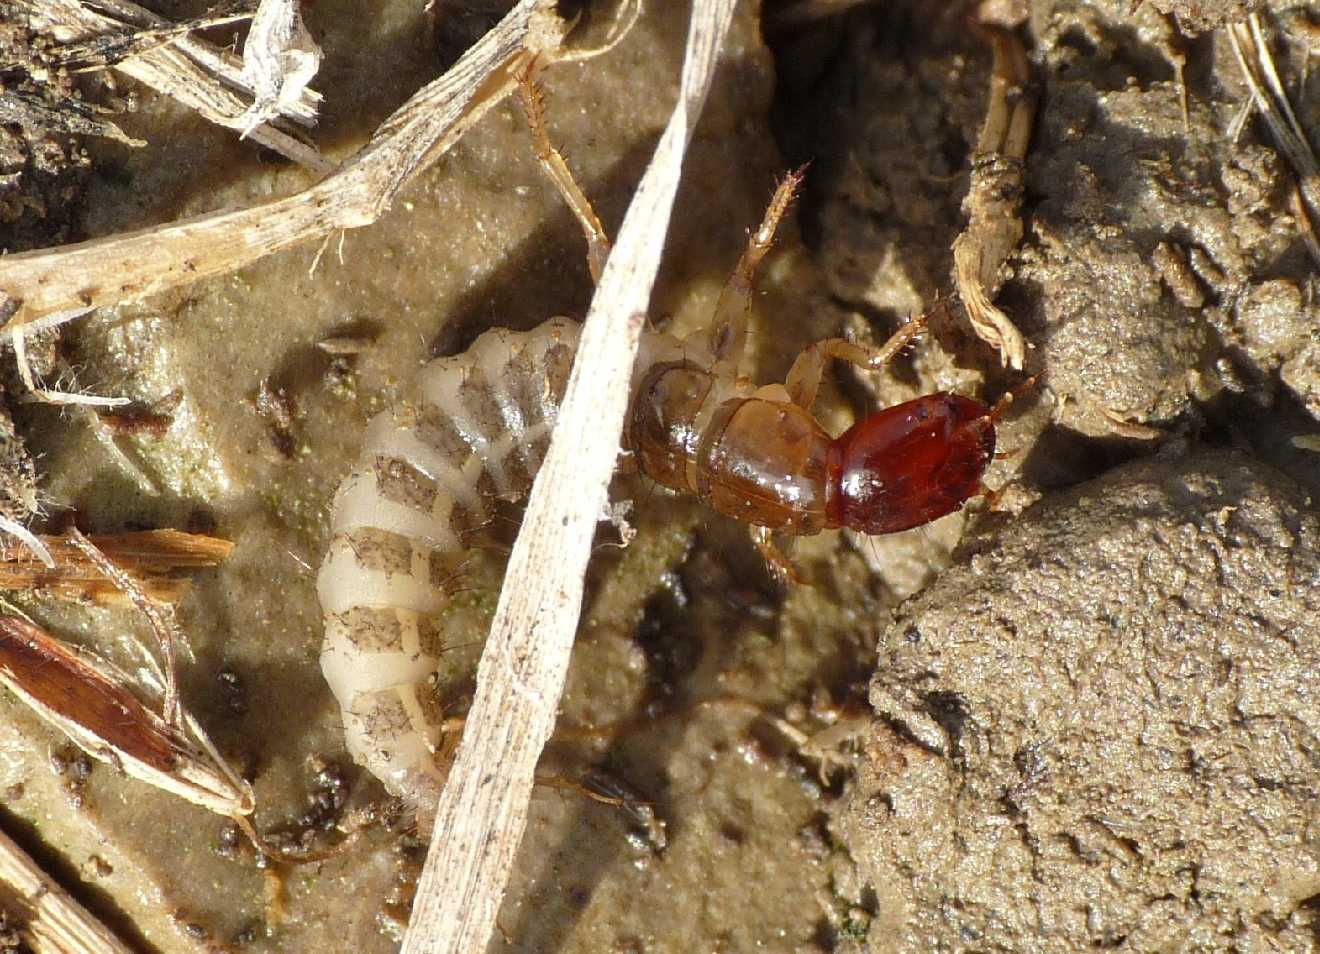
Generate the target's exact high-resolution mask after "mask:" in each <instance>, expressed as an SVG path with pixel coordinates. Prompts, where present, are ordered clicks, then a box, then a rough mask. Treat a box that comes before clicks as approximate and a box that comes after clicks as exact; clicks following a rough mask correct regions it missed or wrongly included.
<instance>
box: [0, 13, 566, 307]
mask: <svg viewBox="0 0 1320 954" xmlns="http://www.w3.org/2000/svg"><path fill="white" fill-rule="evenodd" d="M57 2H59V3H67V2H72V0H57ZM553 8H554V4H553V2H551V0H521V2H520V3H519V4H518V5H517V6H516V7H514V8H513V9H512V10H510V11H509V13H508V14H507V15H506V16H505V17H504V19H503V20H501V21H500V24H499V25H498V26H497V27H496V28H495V29H494V30H492V31H491V32H490V33H488V34H486V36H484V37H483V38H482V39H481V40H480V41H479V42H478V43H477V44H476V45H475V46H473V47H472V49H470V50H468V51H467V53H465V54H463V56H462V57H461V58H460V59H459V61H458V62H457V63H455V64H454V66H453V67H451V68H450V69H449V71H448V72H446V73H445V75H444V76H442V77H440V78H439V79H437V80H435V81H434V82H432V83H430V84H429V85H427V86H425V87H423V88H422V89H421V90H420V91H419V92H417V93H416V94H415V95H414V96H413V97H412V98H411V99H409V100H408V101H407V102H406V103H404V104H403V105H402V106H400V107H399V109H398V110H396V111H395V112H394V114H393V115H392V116H390V118H389V119H387V120H385V122H384V123H382V124H381V126H380V128H379V129H377V130H376V133H375V135H373V136H372V137H371V140H370V141H369V142H368V143H367V144H366V145H365V146H364V147H363V148H362V149H361V150H360V151H359V152H358V153H357V154H356V155H355V156H354V157H353V158H352V159H350V160H348V161H347V162H346V163H345V164H344V166H343V167H341V168H340V169H339V171H337V172H336V173H335V174H334V175H331V176H330V177H328V178H326V179H323V180H322V181H321V182H319V183H317V184H316V185H314V186H311V187H310V188H308V189H305V190H303V191H302V192H299V193H297V194H296V195H292V196H289V197H287V198H283V199H276V200H274V201H271V202H266V203H262V204H260V205H256V206H253V207H251V208H247V209H240V210H237V211H229V212H213V213H210V214H208V215H201V216H197V217H195V218H191V219H185V220H183V221H181V222H175V223H171V224H168V225H163V226H158V227H155V228H147V229H141V230H139V231H136V232H129V233H125V234H122V235H114V236H109V237H107V238H100V239H93V240H92V241H89V242H81V243H78V244H76V245H66V246H61V247H59V248H50V249H40V250H38V251H35V252H21V253H19V254H16V255H8V256H5V257H3V258H0V295H3V296H5V297H7V298H8V299H9V300H11V301H14V302H18V305H17V308H16V310H15V313H14V316H13V317H12V318H11V319H10V320H9V323H8V324H6V325H5V326H4V328H5V329H9V330H11V331H12V329H13V327H14V326H15V325H22V324H27V323H29V322H32V321H36V320H37V319H39V318H41V317H42V316H44V315H49V314H52V313H54V312H67V311H72V310H75V309H78V308H87V307H102V306H105V305H112V304H116V303H118V302H122V301H128V300H135V299H138V298H143V297H145V296H147V295H152V294H156V293H158V292H162V291H166V290H168V289H170V288H176V287H179V286H181V285H186V284H189V283H191V282H194V281H197V280H199V279H202V278H208V277H210V276H213V275H222V274H226V273H229V272H232V271H234V270H236V269H239V268H242V267H243V266H244V265H249V264H251V263H252V262H255V261H257V260H259V259H261V258H264V257H265V256H267V255H270V254H271V253H273V252H277V251H279V250H280V249H284V248H288V247H289V246H291V245H296V244H299V243H301V242H307V241H311V240H313V239H320V238H324V237H325V236H327V235H330V234H331V233H333V232H335V231H337V230H339V229H351V228H361V227H362V226H365V225H370V224H371V223H372V222H375V221H376V220H377V219H378V218H380V216H381V215H383V214H384V213H385V211H386V210H387V209H388V208H389V207H390V203H391V202H392V201H393V200H394V197H395V195H396V194H397V193H398V191H399V190H400V189H402V188H403V187H404V186H405V185H407V184H408V183H409V182H410V181H411V180H412V179H413V177H414V176H416V175H417V173H418V172H420V171H421V170H422V169H424V168H426V166H427V165H428V164H430V163H431V162H433V161H434V160H435V159H436V158H438V157H439V156H440V155H442V154H443V153H444V152H445V151H447V150H448V149H449V148H450V147H451V146H453V144H454V143H455V142H457V141H458V140H459V138H460V137H461V136H462V135H463V133H464V132H466V131H467V129H468V128H470V127H471V126H472V125H473V124H474V123H475V122H476V121H477V120H478V119H480V118H481V117H482V116H483V115H485V113H486V111H487V110H489V109H490V108H491V107H492V106H494V105H496V104H497V103H499V102H500V101H501V100H502V99H504V97H505V96H507V95H508V94H509V93H510V92H511V91H512V90H513V88H514V85H515V79H514V77H515V75H516V74H517V73H518V71H519V70H521V69H523V68H525V67H526V66H527V64H528V63H530V62H531V61H532V60H533V59H535V58H536V57H538V56H540V57H543V58H544V59H545V62H547V63H551V62H554V60H555V58H556V57H555V52H556V51H557V50H558V48H559V44H560V41H561V40H562V38H563V21H561V20H560V19H559V16H558V15H557V14H556V13H555V12H554V9H553ZM0 304H3V302H2V301H0ZM0 330H3V329H0Z"/></svg>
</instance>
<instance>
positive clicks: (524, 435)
mask: <svg viewBox="0 0 1320 954" xmlns="http://www.w3.org/2000/svg"><path fill="white" fill-rule="evenodd" d="M578 334H579V326H578V325H577V324H576V323H575V322H573V321H570V320H568V319H566V318H556V319H553V320H551V321H548V322H546V323H544V324H542V325H540V326H539V327H537V328H535V329H533V330H532V331H527V332H516V331H510V330H507V329H494V330H491V331H487V332H486V333H485V334H483V335H481V336H480V337H479V338H477V340H476V342H475V343H474V344H473V346H472V347H471V348H470V349H469V350H468V351H466V352H464V353H463V354H460V355H455V356H453V357H448V358H439V359H437V360H435V361H432V362H430V363H429V364H427V365H426V366H425V367H424V368H423V369H422V370H421V372H420V374H419V375H418V378H417V380H416V381H415V382H414V384H413V385H412V386H411V389H410V391H409V392H408V394H407V395H406V396H405V397H404V398H403V399H402V400H401V401H399V402H398V403H397V404H396V405H394V406H393V407H391V408H389V409H387V410H385V411H383V412H381V413H380V414H379V415H377V416H376V418H375V419H374V420H372V421H371V423H370V424H369V425H368V427H367V431H366V437H365V439H364V442H363V448H362V453H361V456H360V458H359V460H358V463H357V465H356V467H355V468H354V469H353V471H352V472H351V473H350V474H349V476H348V477H347V478H346V479H345V481H344V483H343V484H342V485H341V486H340V489H339V492H338V494H337V495H336V499H335V505H334V514H333V518H332V524H331V534H332V536H331V540H330V547H329V550H328V552H327V554H326V557H325V560H324V562H323V563H322V565H321V571H320V575H319V576H318V578H317V590H318V594H319V596H320V600H321V607H322V609H323V611H324V613H325V641H324V644H323V648H322V654H321V668H322V670H323V671H324V673H325V677H326V680H327V681H328V682H329V684H330V688H331V690H332V691H333V692H334V694H335V697H336V698H337V699H338V701H339V704H340V707H341V709H342V712H343V718H344V729H345V733H346V736H347V741H348V748H349V751H350V752H351V753H352V755H353V757H354V758H355V759H357V760H358V762H360V763H361V764H362V765H364V766H366V767H367V768H368V769H370V770H371V772H372V773H373V774H374V775H376V776H377V777H378V778H380V779H381V781H383V782H384V783H385V785H386V787H387V788H389V789H390V790H391V791H392V792H394V793H395V794H399V795H403V796H405V797H406V798H408V799H409V800H410V801H413V802H415V803H418V804H422V805H425V804H428V803H429V802H430V801H432V800H433V799H434V797H435V795H436V794H438V787H437V786H438V784H439V782H440V781H442V779H443V767H442V766H438V765H437V764H436V758H435V753H436V752H437V751H438V750H439V749H440V748H441V747H442V742H441V726H442V723H443V712H442V711H441V709H440V705H439V700H438V699H437V698H436V695H435V692H434V689H433V686H432V683H433V677H434V674H435V672H436V670H437V667H438V664H439V660H440V653H441V652H442V651H443V649H444V638H443V634H442V633H441V632H440V631H439V630H438V627H437V625H436V623H435V621H434V616H435V614H436V613H437V612H439V611H440V610H441V609H442V608H443V606H444V603H445V600H446V598H447V597H446V586H447V584H448V583H449V581H451V580H452V579H453V578H454V575H455V572H456V570H457V568H458V566H459V564H460V563H462V562H463V560H464V558H465V557H466V555H467V552H466V551H467V543H466V537H467V536H468V535H469V534H470V533H472V532H473V531H475V530H478V529H479V528H481V527H483V526H485V525H486V524H487V523H489V522H490V519H491V506H492V503H493V501H494V500H495V499H505V500H517V499H520V498H521V497H523V496H525V495H526V493H527V491H528V490H529V489H530V488H531V484H532V479H533V478H534V477H535V475H536V472H537V470H538V469H539V468H540V466H541V461H542V460H543V458H544V456H545V452H546V449H547V448H548V446H549V441H550V433H551V430H552V429H553V427H554V423H555V420H556V418H557V416H558V412H559V405H560V402H561V400H562V399H563V396H564V390H565V388H566V387H567V384H568V376H569V372H570V370H571V368H572V362H573V356H574V353H575V352H576V350H577V342H578ZM682 350H683V345H682V344H681V343H679V342H678V341H676V340H675V339H673V338H670V337H668V336H664V335H655V334H648V335H647V336H646V338H645V342H644V347H643V353H642V361H641V362H640V366H641V367H648V366H650V365H651V364H652V363H654V362H656V361H662V360H664V359H665V358H672V357H673V356H674V355H676V354H678V353H680V352H681V351H682ZM687 351H688V352H689V353H690V352H691V348H690V347H689V348H688V349H687Z"/></svg>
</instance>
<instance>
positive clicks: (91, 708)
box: [0, 616, 253, 816]
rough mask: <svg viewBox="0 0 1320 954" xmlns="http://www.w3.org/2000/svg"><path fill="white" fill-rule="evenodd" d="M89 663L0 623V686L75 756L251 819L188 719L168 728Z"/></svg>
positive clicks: (248, 804)
mask: <svg viewBox="0 0 1320 954" xmlns="http://www.w3.org/2000/svg"><path fill="white" fill-rule="evenodd" d="M93 658H94V657H87V658H84V657H81V656H79V655H77V654H75V653H74V652H72V651H71V650H70V649H69V648H68V647H67V646H65V645H64V644H63V643H61V642H60V641H59V640H57V639H55V638H54V637H53V636H51V635H50V634H49V633H47V632H46V631H45V630H44V629H42V628H41V627H40V626H37V625H36V624H35V623H31V622H29V621H28V620H26V619H23V618H22V617H19V616H0V683H3V684H4V685H5V686H6V687H7V688H8V689H9V690H10V691H11V692H12V693H14V695H16V696H18V698H19V699H20V700H22V701H23V702H24V703H25V704H26V705H27V706H28V707H29V708H31V709H32V711H33V712H35V713H36V714H37V715H38V716H40V717H41V718H42V719H44V720H45V721H46V722H48V723H50V724H51V725H53V726H54V727H55V728H57V729H59V730H60V731H61V732H63V733H64V734H65V735H67V736H68V737H69V738H70V739H72V740H73V742H74V743H75V744H76V745H77V746H78V747H79V748H80V749H82V750H83V751H84V752H86V753H87V754H88V755H90V756H92V758H95V759H99V760H101V761H102V762H108V763H110V764H112V765H114V766H116V767H117V768H120V769H122V770H123V771H124V772H126V773H127V774H128V775H131V776H132V777H133V778H136V779H140V780H141V781H144V782H147V783H148V784H150V785H154V786H156V787H157V788H161V789H164V790H165V791H167V792H171V793H173V794H175V795H178V796H179V797H180V798H184V799H186V800H188V801H190V802H192V803H193V804H194V805H200V806H201V807H203V808H207V809H210V810H211V811H213V812H216V813H218V814H221V815H226V816H235V815H247V814H249V813H250V812H251V811H252V809H253V795H252V790H251V788H250V786H248V784H247V783H246V782H244V781H243V780H242V779H240V778H239V777H238V776H237V775H236V774H235V773H234V772H233V771H232V770H231V769H230V768H229V766H228V765H226V764H225V763H224V762H223V760H221V759H219V756H218V755H217V754H216V753H215V747H214V746H213V745H212V744H211V741H210V739H208V738H207V737H206V735H205V733H203V732H202V729H201V727H200V726H199V725H198V724H197V723H196V722H195V720H193V719H192V718H191V716H188V715H187V714H186V713H185V714H184V715H183V717H182V719H181V721H180V723H179V724H178V725H172V724H171V723H169V722H167V721H166V720H165V719H163V718H162V717H161V716H159V715H157V714H156V713H155V712H153V711H152V710H151V709H149V708H148V707H147V706H145V705H143V703H142V702H140V701H139V700H138V699H137V697H136V696H134V695H133V694H132V693H131V692H130V691H129V690H128V689H127V688H126V685H127V680H126V678H125V677H123V676H122V675H120V674H118V673H115V672H113V670H112V669H111V667H110V666H109V664H107V663H104V662H101V661H97V664H96V665H93V664H92V662H90V661H89V660H91V659H93ZM185 733H186V734H185ZM190 737H191V738H190Z"/></svg>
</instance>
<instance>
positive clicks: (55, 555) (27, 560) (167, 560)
mask: <svg viewBox="0 0 1320 954" xmlns="http://www.w3.org/2000/svg"><path fill="white" fill-rule="evenodd" d="M36 539H37V540H38V541H39V542H40V543H41V544H42V546H43V548H44V549H45V551H46V552H47V553H48V554H49V556H50V559H51V564H52V565H50V566H47V565H46V563H45V562H44V561H43V560H40V559H39V558H37V557H34V555H33V554H31V553H28V552H25V551H23V550H18V549H16V548H10V549H6V550H5V551H3V552H0V589H5V590H41V591H43V592H50V593H53V594H55V595H57V596H63V597H67V598H70V599H81V598H88V599H92V600H94V601H96V602H97V603H99V604H101V605H123V604H126V603H128V602H129V600H128V597H127V596H125V595H124V593H123V592H122V591H121V590H120V589H119V588H118V587H117V586H115V585H114V584H113V583H112V582H111V581H109V580H107V579H106V577H105V575H104V574H103V573H102V572H101V571H100V570H99V569H98V568H97V567H96V566H95V565H93V564H92V563H91V562H90V561H89V560H88V559H87V557H86V556H85V555H84V554H83V553H82V551H80V550H79V549H78V548H77V547H75V546H73V545H72V544H70V543H69V541H68V540H67V539H66V538H65V537H63V536H40V537H37V538H36ZM91 541H92V544H93V545H94V546H96V547H97V549H99V550H100V551H101V552H102V553H104V554H105V555H106V556H107V557H109V558H110V559H111V560H112V561H114V563H115V564H116V565H118V566H119V567H120V568H121V569H122V570H123V571H124V572H125V573H127V574H128V575H129V576H130V577H132V578H133V579H134V580H135V581H136V583H137V585H138V586H139V587H140V588H141V589H142V591H143V592H144V593H146V594H147V596H149V597H151V598H152V599H156V600H160V601H161V602H167V603H174V602H177V601H178V600H179V599H180V598H181V597H182V596H183V595H184V594H185V593H187V591H188V586H189V581H188V580H187V579H185V578H182V577H179V576H175V575H174V572H175V571H177V570H189V569H200V568H204V567H210V566H218V565H219V564H220V563H221V562H222V561H224V559H225V558H226V557H227V556H229V553H230V551H232V550H233V549H234V545H233V544H232V543H230V542H229V541H228V540H221V539H220V538H218V537H209V536H206V535H204V534H196V533H184V532H183V531H181V530H147V531H141V532H135V533H115V534H98V535H96V536H93V537H91Z"/></svg>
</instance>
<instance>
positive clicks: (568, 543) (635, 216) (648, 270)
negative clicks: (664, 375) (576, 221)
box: [403, 0, 734, 954]
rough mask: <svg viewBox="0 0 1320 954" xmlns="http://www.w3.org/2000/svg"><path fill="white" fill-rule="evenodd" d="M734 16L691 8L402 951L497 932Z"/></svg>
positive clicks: (500, 612) (484, 666)
mask: <svg viewBox="0 0 1320 954" xmlns="http://www.w3.org/2000/svg"><path fill="white" fill-rule="evenodd" d="M733 7H734V0H707V2H697V3H695V4H694V6H693V13H692V22H691V26H690V28H689V32H688V41H687V56H686V59H685V62H684V65H683V75H682V80H681V85H680V88H679V99H678V103H677V105H676V107H675V109H674V113H673V116H672V117H671V119H670V121H669V124H668V126H667V127H666V128H665V131H664V134H663V136H662V137H661V139H660V142H659V144H658V145H657V147H656V152H655V156H654V157H653V158H652V160H651V163H650V165H649V166H648V167H647V170H646V173H645V175H644V176H643V178H642V182H641V184H640V185H639V187H638V189H637V192H636V194H635V195H634V197H633V200H632V202H631V204H630V205H629V208H628V212H627V215H626V216H625V218H624V221H623V225H622V227H621V228H620V230H619V235H618V240H617V242H616V244H615V247H614V250H613V252H612V253H611V254H610V257H609V259H608V261H607V262H606V265H605V269H604V273H603V274H602V276H601V281H600V285H599V287H598V288H597V291H596V295H595V297H594V298H593V299H592V303H591V308H590V310H589V312H588V314H587V319H586V324H585V325H584V327H583V331H582V340H581V344H580V345H579V348H578V353H577V359H576V361H575V362H574V365H573V373H572V376H571V378H570V380H569V385H568V390H567V393H566V395H565V398H564V403H563V407H562V410H561V411H560V416H559V422H558V424H557V425H556V427H555V434H554V438H553V440H552V442H551V444H550V449H549V451H548V453H547V455H546V459H545V463H544V465H543V466H542V468H541V471H540V473H539V474H538V476H537V478H536V483H535V485H534V487H533V488H532V493H531V496H530V498H529V501H528V506H527V514H526V516H525V518H524V520H523V525H522V530H521V532H520V533H519V534H518V541H517V543H516V544H515V546H514V548H513V553H512V555H511V556H510V559H509V568H508V571H507V573H506V576H505V581H506V582H505V586H504V589H503V590H502V591H501V593H500V600H499V605H498V607H497V609H496V612H495V620H494V623H493V625H492V627H491V634H490V638H489V640H488V641H487V643H486V646H485V649H484V650H483V652H482V655H481V662H480V664H479V666H478V668H477V690H476V695H475V698H474V700H473V704H472V708H471V710H470V711H469V713H468V717H467V721H466V723H465V725H464V730H463V740H462V742H461V743H460V745H459V749H458V754H457V757H456V759H455V761H454V764H453V767H452V768H451V770H450V774H449V779H448V782H447V783H446V785H445V788H444V791H443V793H442V794H441V797H440V803H439V806H438V808H437V812H436V820H435V828H434V832H433V833H432V836H431V847H430V852H429V854H428V856H427V859H426V866H425V868H424V869H423V872H422V877H421V882H420V884H419V885H418V893H417V901H416V903H415V905H414V908H413V912H412V919H411V921H410V923H409V927H408V933H407V935H406V936H405V938H404V942H403V954H441V952H443V954H476V952H480V951H484V950H485V949H486V945H487V943H488V941H489V938H490V935H491V932H492V930H493V929H494V926H495V919H496V915H497V914H498V911H499V905H500V900H501V898H502V897H503V895H504V891H505V888H506V886H507V883H508V877H509V872H510V870H511V869H512V866H513V862H514V858H515V855H516V853H517V850H518V844H519V842H520V841H521V840H522V833H523V829H524V827H525V825H526V822H527V804H528V799H529V798H530V796H531V791H532V785H533V779H534V777H535V769H536V763H537V760H538V758H539V757H540V755H541V750H542V747H543V746H544V744H545V742H546V740H547V739H549V738H550V735H551V732H552V731H553V728H554V722H555V713H556V711H557V709H558V706H559V697H560V694H561V692H562V691H563V685H564V678H565V674H566V673H567V670H568V659H569V654H570V651H571V649H572V645H573V637H574V634H575V632H576V629H577V624H578V618H579V615H580V612H581V608H582V585H583V584H582V580H583V574H584V572H585V569H586V565H587V560H588V558H589V557H590V555H591V542H592V538H593V536H594V533H595V529H596V524H597V521H598V520H599V519H600V517H601V514H602V513H603V512H605V511H606V509H607V508H606V487H607V485H608V482H609V479H610V476H611V474H612V472H613V470H614V463H615V458H616V456H617V455H618V449H619V435H620V432H621V430H622V426H623V415H624V411H625V408H626V405H627V402H628V385H629V380H630V378H631V375H632V367H633V362H634V359H635V357H636V349H637V342H638V339H639V336H640V334H641V330H642V325H643V322H644V318H645V314H646V309H647V305H648V302H649V299H650V295H651V288H652V286H653V284H654V282H655V275H656V270H657V268H658V266H659V261H660V252H661V249H662V248H663V245H664V237H665V234H666V231H667V228H668V223H669V217H670V212H671V209H672V205H673V200H674V194H675V192H676V190H677V187H678V180H679V173H680V171H681V167H682V161H683V156H684V153H685V151H686V149H687V145H688V142H689V140H690V137H691V134H692V130H693V127H694V126H695V124H696V120H697V116H698V114H699V113H700V111H701V107H702V104H703V103H704V101H705V96H706V91H707V89H708V88H709V85H710V81H711V77H712V75H713V73H714V69H715V64H716V62H717V60H718V55H719V50H720V48H721V46H722V44H723V42H724V37H725V34H726V32H727V30H728V27H729V23H730V21H731V19H732V16H733Z"/></svg>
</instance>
